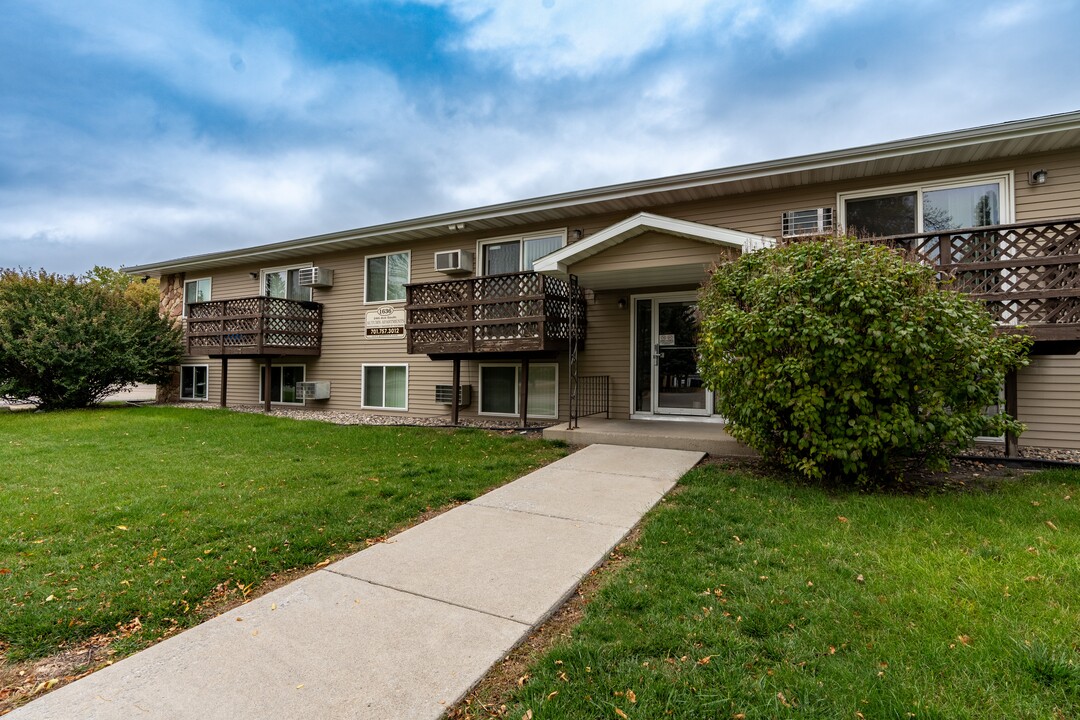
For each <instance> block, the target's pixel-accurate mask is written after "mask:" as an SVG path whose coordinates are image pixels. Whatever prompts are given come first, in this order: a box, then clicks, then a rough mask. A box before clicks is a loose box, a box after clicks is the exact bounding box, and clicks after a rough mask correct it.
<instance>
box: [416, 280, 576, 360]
mask: <svg viewBox="0 0 1080 720" xmlns="http://www.w3.org/2000/svg"><path fill="white" fill-rule="evenodd" d="M571 294H573V298H571ZM405 310H406V313H407V316H406V323H405V334H406V338H407V347H408V352H409V353H411V354H426V355H431V356H443V357H454V356H457V357H466V356H476V355H482V354H491V353H504V354H519V355H520V354H523V353H534V354H541V353H555V352H558V351H560V350H565V349H567V348H568V347H569V346H570V339H571V333H572V332H573V333H574V335H575V337H576V338H577V339H578V341H579V342H581V341H582V340H584V336H585V303H584V300H583V299H582V295H581V291H580V290H578V289H576V288H575V289H574V290H573V291H572V290H571V286H570V284H569V283H567V282H566V281H564V280H560V279H558V278H554V277H550V276H547V275H541V274H540V273H535V272H522V273H509V274H506V275H486V276H481V277H473V278H466V279H463V280H444V281H439V282H429V283H414V284H412V285H407V286H406V305H405ZM572 323H573V325H572Z"/></svg>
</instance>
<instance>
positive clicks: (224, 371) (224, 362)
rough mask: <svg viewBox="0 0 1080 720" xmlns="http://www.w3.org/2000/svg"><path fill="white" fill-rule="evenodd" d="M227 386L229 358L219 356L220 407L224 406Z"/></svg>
mask: <svg viewBox="0 0 1080 720" xmlns="http://www.w3.org/2000/svg"><path fill="white" fill-rule="evenodd" d="M228 387H229V358H227V357H225V356H224V355H222V356H221V407H225V397H226V395H227V394H228V392H229V391H228Z"/></svg>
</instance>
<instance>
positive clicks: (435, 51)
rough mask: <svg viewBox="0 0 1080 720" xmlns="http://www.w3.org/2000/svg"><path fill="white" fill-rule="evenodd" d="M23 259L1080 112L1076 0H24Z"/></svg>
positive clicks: (287, 233) (277, 230) (125, 260)
mask: <svg viewBox="0 0 1080 720" xmlns="http://www.w3.org/2000/svg"><path fill="white" fill-rule="evenodd" d="M0 8H2V16H3V20H2V22H0V267H16V266H22V267H26V268H37V267H44V268H46V269H48V270H51V271H55V272H62V273H81V272H83V271H85V270H87V269H89V268H90V267H92V266H93V265H97V264H100V265H108V266H112V267H119V266H121V265H135V264H138V263H143V262H152V261H157V260H166V259H170V258H174V257H179V256H182V255H190V254H197V253H202V252H212V251H216V250H224V249H229V248H235V247H242V246H246V245H255V244H261V243H266V242H275V241H280V240H287V239H289V238H294V237H302V236H307V235H315V234H320V233H326V232H333V231H337V230H344V229H348V228H354V227H363V226H367V225H373V224H377V223H381V222H387V221H392V220H401V219H407V218H411V217H418V216H422V215H428V214H432V213H438V212H444V211H450V210H459V209H464V208H468V207H475V206H480V205H487V204H491V203H496V202H501V201H506V200H514V199H522V198H527V197H533V196H537V195H543V194H549V193H557V192H565V191H570V190H577V189H582V188H587V187H592V186H597V185H605V184H610V183H617V182H624V181H629V180H642V179H646V178H651V177H660V176H664V175H670V174H675V173H681V172H692V171H697V170H705V169H710V168H716V167H725V166H728V165H734V164H739V163H744V162H756V161H762V160H771V159H777V158H781V157H788V156H792V155H800V154H804V153H810V152H818V151H824V150H832V149H837V148H843V147H851V146H854V145H861V144H866V143H873V142H879V141H885V140H894V139H899V138H903V137H910V136H914V135H921V134H926V133H932V132H939V131H946V130H955V129H960V128H966V127H973V126H978V125H985V124H990V123H996V122H1002V121H1005V120H1015V119H1020V118H1026V117H1033V116H1037V115H1047V114H1051V113H1058V112H1067V111H1070V110H1077V109H1080V53H1077V52H1076V47H1075V46H1076V38H1075V31H1076V29H1077V28H1078V27H1080V3H1075V2H1072V1H1071V0H1030V1H1024V0H982V1H981V2H974V1H972V2H968V1H966V0H949V1H948V2H945V1H943V0H936V1H935V0H905V1H904V2H881V1H880V0H867V1H865V2H860V1H859V0H787V1H784V2H780V1H776V2H770V1H765V0H758V1H754V0H744V1H743V2H735V1H732V0H351V1H349V0H340V1H339V0H309V1H305V2H301V1H300V0H297V1H295V2H284V1H282V2H267V1H266V0H236V1H234V2H223V1H220V0H219V1H215V2H211V1H206V2H203V1H200V0H176V1H175V2H174V1H173V0H25V1H24V0H0Z"/></svg>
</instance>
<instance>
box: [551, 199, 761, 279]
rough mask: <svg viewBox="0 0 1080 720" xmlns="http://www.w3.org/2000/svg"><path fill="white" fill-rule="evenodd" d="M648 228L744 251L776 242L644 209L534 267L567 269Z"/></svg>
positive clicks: (558, 270)
mask: <svg viewBox="0 0 1080 720" xmlns="http://www.w3.org/2000/svg"><path fill="white" fill-rule="evenodd" d="M647 232H659V233H664V234H665V235H676V236H678V237H684V238H689V239H691V240H699V241H701V242H707V243H713V244H715V245H723V246H726V247H733V248H737V249H738V250H739V251H741V252H744V253H746V252H754V251H755V250H760V249H762V248H764V247H772V246H773V245H774V244H775V243H776V241H775V240H774V239H773V238H769V237H765V236H763V235H753V234H751V233H744V232H740V231H738V230H728V229H726V228H720V227H716V226H714V225H703V224H701V223H696V222H690V221H689V220H678V219H676V218H670V217H665V216H663V215H654V214H652V213H647V212H642V213H638V214H637V215H633V216H631V217H628V218H626V219H625V220H622V221H620V222H617V223H615V224H614V225H611V226H609V227H606V228H604V229H603V230H601V231H600V232H598V233H595V234H593V235H590V236H589V237H587V238H585V239H583V240H579V241H578V242H576V243H573V244H572V245H567V246H566V247H564V248H562V249H561V250H556V251H555V252H553V253H551V254H550V255H546V256H544V257H542V258H540V259H539V260H537V261H536V262H534V263H533V269H534V270H536V271H537V272H548V273H567V272H568V271H569V268H570V266H571V265H573V264H574V263H579V262H581V261H582V260H584V259H586V258H589V257H592V256H593V255H597V254H599V253H601V252H603V251H604V250H607V249H608V248H611V247H614V246H615V245H618V244H619V243H621V242H623V241H624V240H629V239H630V238H633V237H637V236H638V235H641V234H643V233H647Z"/></svg>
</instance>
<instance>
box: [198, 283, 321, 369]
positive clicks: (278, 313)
mask: <svg viewBox="0 0 1080 720" xmlns="http://www.w3.org/2000/svg"><path fill="white" fill-rule="evenodd" d="M185 336H186V339H187V349H188V354H189V355H247V356H260V355H319V354H320V353H321V351H322V305H320V304H319V303H316V302H306V301H299V300H285V299H284V298H272V297H248V298H236V299H233V300H211V301H209V302H201V303H192V304H191V305H188V315H187V330H186V333H185Z"/></svg>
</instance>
